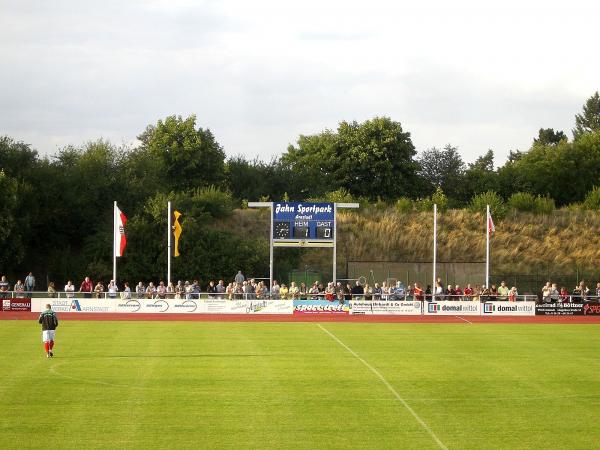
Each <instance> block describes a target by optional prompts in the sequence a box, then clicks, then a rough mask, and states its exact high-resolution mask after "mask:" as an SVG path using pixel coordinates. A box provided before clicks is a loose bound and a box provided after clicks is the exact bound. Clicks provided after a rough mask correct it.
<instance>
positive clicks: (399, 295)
mask: <svg viewBox="0 0 600 450" xmlns="http://www.w3.org/2000/svg"><path fill="white" fill-rule="evenodd" d="M390 294H393V298H392V300H404V297H405V296H406V288H405V287H404V284H403V283H402V281H400V280H398V281H396V287H395V288H394V289H393V292H392V291H391V290H390Z"/></svg>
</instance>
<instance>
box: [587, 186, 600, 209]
mask: <svg viewBox="0 0 600 450" xmlns="http://www.w3.org/2000/svg"><path fill="white" fill-rule="evenodd" d="M583 208H584V209H591V210H596V211H599V210H600V187H598V186H594V188H593V189H592V190H591V191H589V192H588V193H587V195H586V196H585V200H584V201H583Z"/></svg>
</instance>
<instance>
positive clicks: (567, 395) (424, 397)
mask: <svg viewBox="0 0 600 450" xmlns="http://www.w3.org/2000/svg"><path fill="white" fill-rule="evenodd" d="M322 327H324V329H325V330H327V331H329V332H330V333H332V334H333V336H335V337H336V338H337V339H339V341H340V342H341V343H343V344H344V345H345V346H347V347H348V349H350V350H351V351H352V352H354V354H353V353H352V352H351V351H349V350H348V349H347V348H345V347H344V346H343V345H342V344H341V343H340V342H338V341H336V340H335V338H334V337H332V336H330V335H329V334H328V333H327V332H326V331H325V330H324V329H322V328H321V327H320V326H319V325H318V324H316V323H219V322H210V323H204V322H172V323H169V322H86V321H82V322H76V321H63V322H62V323H61V326H60V327H59V329H58V331H57V344H56V347H55V351H56V356H55V358H54V359H50V360H48V359H46V358H45V356H44V354H43V349H42V344H41V332H40V331H39V326H38V325H37V324H36V323H33V322H26V321H2V322H0V339H1V342H2V343H3V344H4V345H3V349H2V352H1V353H0V376H1V379H2V383H1V384H0V448H117V447H120V448H134V447H135V448H236V449H245V448H310V449H313V448H361V449H362V448H395V449H397V448H433V449H435V448H443V447H447V448H472V449H483V448H498V449H506V448H530V449H538V448H548V449H550V448H578V449H581V448H598V446H599V445H600V444H599V443H600V428H598V427H597V426H596V424H597V423H598V418H599V416H600V357H599V352H598V346H597V342H599V341H600V328H599V327H598V326H597V325H499V324H466V323H465V324H358V323H326V324H322ZM361 359H362V361H361ZM377 374H379V375H377ZM394 391H395V392H396V394H397V396H396V395H395V394H394ZM410 410H412V412H413V413H414V414H413V413H411V411H410ZM419 419H420V420H419ZM433 436H435V437H437V438H438V439H439V442H436V440H435V439H434V437H433Z"/></svg>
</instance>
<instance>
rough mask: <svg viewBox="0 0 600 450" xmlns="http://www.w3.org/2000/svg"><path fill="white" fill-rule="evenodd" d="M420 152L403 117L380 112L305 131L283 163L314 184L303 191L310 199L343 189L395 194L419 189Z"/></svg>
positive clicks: (387, 195)
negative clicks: (393, 117)
mask: <svg viewBox="0 0 600 450" xmlns="http://www.w3.org/2000/svg"><path fill="white" fill-rule="evenodd" d="M415 153H416V152H415V148H414V146H413V144H412V141H411V139H410V133H407V132H404V131H403V130H402V126H401V124H400V123H399V122H394V121H392V120H391V119H389V118H387V117H375V118H374V119H372V120H367V121H365V122H363V123H358V122H356V121H354V122H341V123H340V124H339V126H338V129H337V132H333V131H330V130H326V131H324V132H322V133H320V134H317V135H313V136H300V138H299V139H298V142H297V146H292V145H291V146H289V147H288V150H287V153H285V154H284V155H283V156H282V158H281V166H282V167H285V168H286V169H287V170H288V171H289V172H290V173H292V174H294V177H296V183H298V182H300V181H302V182H303V183H304V184H305V186H308V187H309V190H305V191H303V192H302V194H303V196H304V197H305V198H308V197H312V198H314V197H319V196H322V195H323V194H324V193H326V192H331V191H335V190H338V189H340V188H343V189H346V190H347V191H348V192H349V193H350V194H351V195H353V196H355V197H360V196H364V197H367V198H370V199H376V198H377V197H381V198H384V199H392V198H397V197H400V196H402V195H412V194H413V193H414V192H415V186H416V185H417V184H418V179H417V176H416V172H417V170H418V164H417V163H416V161H415V160H414V159H413V157H414V155H415ZM290 195H291V193H290Z"/></svg>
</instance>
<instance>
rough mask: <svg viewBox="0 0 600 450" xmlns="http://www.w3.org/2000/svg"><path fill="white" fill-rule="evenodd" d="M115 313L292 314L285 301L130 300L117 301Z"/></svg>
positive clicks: (289, 306)
mask: <svg viewBox="0 0 600 450" xmlns="http://www.w3.org/2000/svg"><path fill="white" fill-rule="evenodd" d="M115 311H116V312H119V313H121V312H123V313H156V314H161V313H163V314H167V313H168V314H194V313H195V314H292V311H293V304H292V302H291V301H285V300H221V299H202V300H196V299H139V300H138V299H130V300H118V301H117V303H116V309H115Z"/></svg>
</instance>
